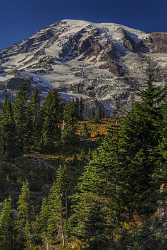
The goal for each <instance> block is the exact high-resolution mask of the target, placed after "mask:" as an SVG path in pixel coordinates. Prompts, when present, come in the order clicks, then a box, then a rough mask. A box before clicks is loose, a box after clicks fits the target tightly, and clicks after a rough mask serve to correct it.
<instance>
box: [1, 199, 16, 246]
mask: <svg viewBox="0 0 167 250" xmlns="http://www.w3.org/2000/svg"><path fill="white" fill-rule="evenodd" d="M13 246H14V242H13V216H12V207H11V199H6V200H5V201H4V202H3V204H2V209H1V211H0V249H4V250H12V249H13Z"/></svg>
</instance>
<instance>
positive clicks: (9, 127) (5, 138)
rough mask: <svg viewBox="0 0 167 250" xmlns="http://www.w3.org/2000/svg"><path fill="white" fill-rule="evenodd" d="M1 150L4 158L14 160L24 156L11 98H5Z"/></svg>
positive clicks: (0, 139) (1, 126)
mask: <svg viewBox="0 0 167 250" xmlns="http://www.w3.org/2000/svg"><path fill="white" fill-rule="evenodd" d="M0 144H1V146H0V148H1V155H2V158H4V159H8V160H12V159H14V158H16V157H17V156H20V155H22V148H21V146H20V143H19V139H18V135H17V129H16V124H15V121H14V117H13V108H12V104H11V101H10V99H9V97H7V96H6V97H5V101H4V104H3V113H2V114H1V124H0Z"/></svg>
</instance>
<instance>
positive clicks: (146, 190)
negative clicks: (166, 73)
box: [119, 81, 163, 214]
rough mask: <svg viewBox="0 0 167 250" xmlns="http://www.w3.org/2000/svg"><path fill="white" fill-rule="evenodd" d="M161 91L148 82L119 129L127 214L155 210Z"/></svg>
mask: <svg viewBox="0 0 167 250" xmlns="http://www.w3.org/2000/svg"><path fill="white" fill-rule="evenodd" d="M162 100H163V91H162V90H161V89H160V88H158V87H154V86H153V84H152V82H151V81H150V82H148V88H147V89H146V90H145V91H144V92H143V93H142V102H141V103H140V104H136V105H135V106H134V108H133V110H132V112H130V113H129V114H128V116H127V117H126V118H125V120H124V122H123V124H122V128H121V137H122V138H121V140H120V142H119V143H120V153H119V154H120V157H121V165H122V169H121V172H120V179H121V181H122V189H123V190H124V192H123V196H124V197H126V200H125V201H124V205H125V206H126V207H127V208H128V209H129V212H130V213H133V212H134V211H138V213H140V214H150V213H152V212H153V211H154V209H156V198H157V188H158V187H157V186H156V184H157V183H156V181H155V180H154V177H153V175H154V172H155V170H156V168H157V163H158V159H159V158H160V154H159V153H158V150H157V147H158V145H159V141H160V131H161V124H162V120H163V118H162V114H161V102H162Z"/></svg>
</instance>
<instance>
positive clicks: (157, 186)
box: [0, 79, 167, 250]
mask: <svg viewBox="0 0 167 250" xmlns="http://www.w3.org/2000/svg"><path fill="white" fill-rule="evenodd" d="M139 95H140V99H141V100H140V102H138V103H135V104H134V105H133V107H132V110H131V111H129V112H127V114H124V115H123V116H119V117H113V118H112V119H111V121H110V125H109V128H108V133H107V135H106V136H105V138H103V139H102V138H100V137H99V138H96V140H91V138H90V135H89V134H90V131H89V130H88V128H87V127H86V125H84V126H83V129H82V131H81V132H78V124H79V122H81V121H82V120H83V117H82V103H81V102H78V101H72V102H69V103H62V101H61V100H60V98H59V96H58V94H57V92H56V91H50V92H49V93H48V96H47V97H46V99H45V100H44V101H41V100H40V95H39V92H38V90H37V89H34V90H30V89H29V88H28V86H27V85H26V84H23V85H22V87H21V88H20V90H19V91H18V93H17V96H16V98H15V100H14V101H11V99H10V97H9V96H8V95H6V97H5V100H4V103H3V107H2V112H1V114H0V155H1V158H0V159H1V160H0V187H1V189H0V200H1V204H0V249H1V250H63V249H64V250H70V249H74V250H81V249H85V250H140V249H142V250H149V249H150V250H154V249H156V250H157V249H158V250H165V249H167V207H166V206H167V197H166V194H167V98H166V88H162V87H156V86H154V85H153V84H152V81H151V79H150V80H149V81H148V83H147V88H146V89H145V90H143V91H140V93H139ZM95 120H96V122H99V123H100V122H101V121H100V114H99V115H98V114H97V115H96V117H95Z"/></svg>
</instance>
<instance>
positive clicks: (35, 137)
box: [27, 89, 42, 150]
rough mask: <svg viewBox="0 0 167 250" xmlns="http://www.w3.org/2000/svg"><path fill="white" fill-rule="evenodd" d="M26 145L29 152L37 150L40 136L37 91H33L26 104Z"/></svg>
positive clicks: (38, 97)
mask: <svg viewBox="0 0 167 250" xmlns="http://www.w3.org/2000/svg"><path fill="white" fill-rule="evenodd" d="M27 109H28V117H29V119H28V125H27V127H28V128H27V129H28V133H29V136H28V143H29V148H30V149H31V150H33V149H38V148H39V145H40V136H41V129H42V128H41V114H40V96H39V91H38V89H34V91H33V94H32V97H31V100H30V103H29V104H28V108H27Z"/></svg>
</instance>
